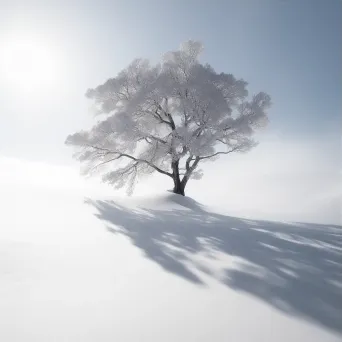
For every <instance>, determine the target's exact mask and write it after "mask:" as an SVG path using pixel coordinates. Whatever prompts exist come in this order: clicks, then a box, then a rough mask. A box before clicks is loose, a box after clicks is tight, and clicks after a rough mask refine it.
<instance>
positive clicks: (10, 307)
mask: <svg viewBox="0 0 342 342" xmlns="http://www.w3.org/2000/svg"><path fill="white" fill-rule="evenodd" d="M50 171H51V170H50ZM56 173H58V174H63V172H61V171H58V172H56ZM33 174H34V173H33ZM13 177H14V178H13ZM20 177H21V176H20ZM20 177H19V173H18V176H17V178H15V176H13V175H12V178H11V179H12V180H13V179H14V181H13V182H12V183H11V182H7V181H6V177H5V176H3V177H2V178H1V179H2V181H1V182H0V186H1V199H0V208H1V213H0V341H4V342H18V341H20V342H21V341H25V342H43V341H44V342H46V341H49V342H53V341H56V342H57V341H58V342H61V341H63V342H64V341H65V342H66V341H68V342H69V341H71V342H78V341H80V342H88V341H89V342H90V341H91V342H93V341H101V342H106V341H108V342H109V341H110V342H112V341H125V342H129V341H149V342H153V341H155V342H160V341H163V342H167V341H170V342H171V341H172V342H174V341H186V342H189V341H196V342H199V341H225V342H226V341H238V342H244V341H260V342H265V341H266V342H267V341H272V342H273V341H279V342H281V341H311V342H332V341H341V338H342V266H341V265H342V228H341V227H340V226H338V225H333V224H323V223H322V224H314V223H310V224H307V223H289V222H284V221H283V222H279V221H271V222H269V221H263V220H260V219H258V220H257V219H250V218H248V219H243V218H239V217H234V216H229V215H228V214H223V213H219V212H218V211H215V210H214V209H211V208H208V207H206V206H204V205H201V204H200V203H198V202H197V201H196V200H194V199H191V198H183V197H180V196H178V195H174V194H171V193H162V194H160V195H154V196H138V197H133V198H125V197H119V196H117V197H113V196H109V195H108V192H106V191H100V190H94V189H95V187H91V186H89V185H88V186H84V187H83V185H82V186H81V185H79V184H81V183H79V184H78V183H77V182H78V181H77V182H76V179H75V181H70V179H69V183H68V185H65V184H63V181H62V179H63V177H62V178H60V180H61V181H60V182H59V183H55V185H54V186H48V184H49V182H43V181H42V179H41V180H36V182H34V181H33V179H34V177H31V180H32V182H31V183H28V182H26V183H25V182H24V181H22V179H21V178H20ZM65 177H66V176H65ZM8 179H9V178H7V180H8ZM76 183H77V184H76ZM82 184H83V183H82Z"/></svg>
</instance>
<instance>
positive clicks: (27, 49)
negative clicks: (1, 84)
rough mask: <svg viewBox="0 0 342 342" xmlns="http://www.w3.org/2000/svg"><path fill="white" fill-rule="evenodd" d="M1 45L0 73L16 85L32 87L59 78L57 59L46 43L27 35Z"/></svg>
mask: <svg viewBox="0 0 342 342" xmlns="http://www.w3.org/2000/svg"><path fill="white" fill-rule="evenodd" d="M1 45H2V49H1V50H2V51H1V55H0V69H1V74H2V75H3V76H4V77H5V79H6V82H8V83H10V84H12V86H13V87H15V88H16V89H17V88H22V89H24V90H28V91H32V90H37V89H39V88H41V87H46V86H49V85H53V84H55V83H57V82H58V78H59V73H60V63H59V60H58V57H57V56H56V55H55V54H54V53H53V50H52V49H51V48H49V46H47V45H45V44H43V43H41V42H39V41H35V40H33V39H30V38H24V39H10V40H7V41H5V42H2V44H1Z"/></svg>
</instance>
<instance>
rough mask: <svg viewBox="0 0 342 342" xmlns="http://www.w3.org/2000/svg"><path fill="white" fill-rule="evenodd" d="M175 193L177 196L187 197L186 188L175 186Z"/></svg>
mask: <svg viewBox="0 0 342 342" xmlns="http://www.w3.org/2000/svg"><path fill="white" fill-rule="evenodd" d="M173 193H174V194H177V195H182V196H185V192H184V188H183V187H182V186H181V185H179V186H175V187H174V188H173Z"/></svg>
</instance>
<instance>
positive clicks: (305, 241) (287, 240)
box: [86, 196, 342, 334]
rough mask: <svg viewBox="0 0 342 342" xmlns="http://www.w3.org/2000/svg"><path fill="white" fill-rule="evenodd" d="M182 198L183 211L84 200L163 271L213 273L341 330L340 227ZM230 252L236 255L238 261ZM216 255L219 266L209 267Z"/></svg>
mask: <svg viewBox="0 0 342 342" xmlns="http://www.w3.org/2000/svg"><path fill="white" fill-rule="evenodd" d="M178 198H179V197H177V196H176V197H174V200H177V201H178V204H180V205H182V206H184V207H186V208H185V210H181V209H174V210H152V209H142V210H132V209H127V208H125V207H122V206H120V205H118V204H116V203H114V202H110V201H93V200H90V199H88V200H87V201H86V202H87V203H88V204H91V205H92V206H94V207H95V208H96V209H97V212H98V213H97V214H96V215H97V217H98V218H99V219H101V220H103V221H105V222H106V225H107V229H108V231H110V232H112V233H117V234H123V235H125V236H127V237H128V238H129V239H130V240H131V241H132V243H133V244H134V245H135V246H136V247H138V248H140V249H141V250H142V251H143V252H144V254H145V256H146V257H147V258H149V259H151V260H152V261H154V262H156V263H157V264H159V265H160V266H161V267H162V268H163V269H165V270H166V271H168V272H171V273H172V274H174V275H177V276H179V277H182V278H183V279H186V280H188V281H191V282H193V283H197V284H202V285H204V284H205V280H204V279H208V278H206V277H213V278H215V279H217V280H219V281H220V282H222V283H224V284H226V285H227V286H229V287H231V288H233V289H235V290H239V291H244V292H246V293H248V294H251V295H254V296H256V297H258V298H259V299H262V300H264V301H266V302H267V303H269V304H271V305H273V306H274V307H276V308H278V309H279V310H282V311H284V312H286V313H287V314H290V315H298V316H301V317H302V318H306V319H308V320H310V321H313V322H316V323H319V324H320V325H322V326H325V327H327V328H330V329H332V330H334V331H335V332H338V333H340V334H342V227H341V226H334V225H318V224H308V223H293V224H287V223H281V222H269V221H260V220H254V221H251V220H246V219H240V218H235V217H229V216H224V215H220V214H216V213H210V212H207V211H205V210H204V209H203V208H202V207H201V206H200V205H199V204H197V202H195V201H194V200H191V199H188V198H185V199H184V198H181V199H180V200H178ZM226 255H229V256H230V257H234V258H233V259H234V260H237V262H236V263H235V265H234V267H232V265H231V262H229V263H228V264H227V260H231V259H232V258H225V256H226ZM218 259H219V260H221V261H220V263H219V265H220V271H219V272H217V270H216V271H215V270H213V269H211V267H210V266H208V265H210V264H211V265H213V262H215V260H218ZM224 260H226V261H224ZM205 261H207V262H205Z"/></svg>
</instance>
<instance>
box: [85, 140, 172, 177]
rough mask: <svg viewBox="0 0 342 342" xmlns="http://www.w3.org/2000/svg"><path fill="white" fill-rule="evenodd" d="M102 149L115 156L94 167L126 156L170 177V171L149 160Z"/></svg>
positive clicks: (95, 147)
mask: <svg viewBox="0 0 342 342" xmlns="http://www.w3.org/2000/svg"><path fill="white" fill-rule="evenodd" d="M89 147H91V148H94V149H99V150H103V148H101V147H97V146H89ZM104 150H105V151H106V152H107V153H109V154H117V156H116V157H114V158H112V159H110V160H107V161H105V162H102V163H100V164H98V165H96V166H95V168H96V167H98V166H101V165H103V164H106V163H109V162H111V161H115V160H118V159H120V158H122V157H126V158H128V159H131V160H134V161H136V162H139V163H146V164H147V165H149V166H150V167H152V168H153V169H155V170H156V171H158V172H159V173H162V174H163V175H167V176H169V177H171V178H172V173H170V172H167V171H164V170H162V169H160V168H159V167H158V166H156V165H154V164H153V163H152V162H150V161H148V160H146V159H140V158H135V157H133V156H131V155H129V154H126V153H121V152H118V151H110V150H108V149H104Z"/></svg>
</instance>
